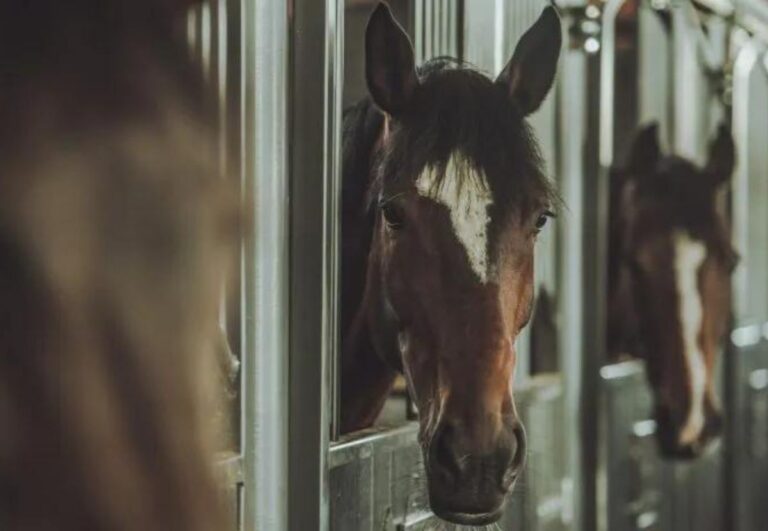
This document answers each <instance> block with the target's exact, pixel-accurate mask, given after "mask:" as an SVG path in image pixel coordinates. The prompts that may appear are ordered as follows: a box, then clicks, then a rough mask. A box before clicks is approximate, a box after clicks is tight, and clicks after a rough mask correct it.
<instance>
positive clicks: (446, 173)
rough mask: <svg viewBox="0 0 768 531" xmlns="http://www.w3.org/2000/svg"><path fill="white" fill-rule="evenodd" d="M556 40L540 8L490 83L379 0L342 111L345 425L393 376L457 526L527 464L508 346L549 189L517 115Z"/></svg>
mask: <svg viewBox="0 0 768 531" xmlns="http://www.w3.org/2000/svg"><path fill="white" fill-rule="evenodd" d="M561 38H562V37H561V27H560V19H559V17H558V15H557V13H556V11H555V10H554V9H553V8H551V7H547V8H546V9H544V11H543V13H542V14H541V16H540V17H539V19H538V20H537V21H536V22H535V23H534V24H533V26H532V27H531V28H529V29H528V31H527V32H526V33H525V34H524V35H523V37H522V38H521V39H520V41H519V43H518V44H517V47H516V49H515V51H514V53H513V55H512V57H511V59H510V60H509V62H508V63H507V65H506V66H505V68H504V69H503V71H502V72H501V74H500V75H499V76H498V77H497V78H496V79H495V80H492V79H490V78H489V77H486V76H485V75H483V74H481V73H479V72H477V71H475V70H473V69H472V68H471V67H469V66H468V65H466V64H464V63H462V62H460V61H458V60H455V59H450V58H437V59H433V60H431V61H428V62H427V63H426V64H424V65H423V66H421V67H420V68H418V69H417V68H416V67H415V58H414V52H413V48H412V46H411V42H410V40H409V38H408V36H407V35H406V33H405V31H404V30H403V28H402V27H401V26H400V25H399V24H398V23H397V21H396V20H395V19H394V18H393V16H392V13H391V12H390V10H389V8H388V6H386V4H384V3H380V4H379V5H378V6H377V7H376V8H375V10H374V11H373V13H372V15H371V17H370V19H369V22H368V25H367V28H366V35H365V61H366V65H365V72H366V81H367V86H368V92H369V97H368V98H365V99H364V100H362V101H360V102H359V103H357V104H356V105H354V106H353V107H351V108H350V109H349V110H347V111H346V112H345V117H344V127H343V186H342V188H343V190H342V260H341V277H342V289H341V309H342V311H341V327H342V331H341V335H342V357H341V362H340V365H341V368H340V373H341V404H340V410H341V411H340V424H341V428H342V431H343V432H350V431H354V430H358V429H361V428H365V427H367V426H370V425H371V424H372V423H373V422H374V420H375V419H376V416H377V414H378V413H379V411H380V410H381V408H382V405H383V403H384V401H385V400H386V398H387V395H388V393H389V390H390V388H391V386H392V383H393V381H394V379H395V377H396V375H397V374H398V373H402V374H403V375H404V377H405V380H406V382H407V387H408V391H409V394H410V396H411V398H412V400H413V402H414V404H415V406H416V408H417V409H418V419H419V435H418V440H419V444H420V446H421V450H422V454H423V458H424V464H425V470H426V479H427V490H428V493H429V500H430V505H431V507H432V510H433V511H434V512H435V513H436V514H437V515H438V516H439V517H441V518H443V519H444V520H447V521H451V522H455V523H459V524H475V525H480V524H487V523H492V522H494V521H496V520H498V518H499V517H500V515H501V513H502V511H503V507H504V500H505V495H506V493H507V492H508V491H509V490H510V489H511V487H512V486H513V484H514V483H515V480H516V478H517V477H518V475H519V473H520V471H521V469H522V467H523V463H524V458H525V451H526V450H525V449H526V442H525V432H524V429H523V426H522V425H521V423H520V420H519V417H518V414H517V412H516V409H515V404H514V400H513V389H512V379H513V373H514V368H515V360H516V353H515V346H514V344H515V338H516V337H517V335H518V333H519V332H520V330H521V329H522V328H523V327H524V326H525V325H526V323H527V322H528V320H529V318H530V314H531V305H532V297H533V291H534V289H533V259H534V258H533V251H534V244H535V241H536V236H537V234H538V233H539V231H541V230H542V229H543V227H544V225H545V224H546V223H547V220H548V218H549V217H550V216H552V215H553V213H552V210H553V209H555V208H556V199H557V197H556V194H555V192H554V191H553V188H552V186H551V184H550V182H549V181H548V179H547V178H546V177H545V174H544V170H543V164H542V160H541V157H540V155H539V151H538V147H537V144H536V141H535V139H534V137H533V134H532V132H531V129H530V127H529V126H528V124H527V122H526V120H525V119H526V117H527V116H528V115H530V114H531V113H532V112H534V111H535V110H536V109H537V108H538V107H539V106H540V104H541V103H542V101H543V100H544V98H545V97H546V95H547V93H548V91H549V89H550V87H551V86H552V83H553V80H554V77H555V73H556V69H557V61H558V56H559V53H560V46H561Z"/></svg>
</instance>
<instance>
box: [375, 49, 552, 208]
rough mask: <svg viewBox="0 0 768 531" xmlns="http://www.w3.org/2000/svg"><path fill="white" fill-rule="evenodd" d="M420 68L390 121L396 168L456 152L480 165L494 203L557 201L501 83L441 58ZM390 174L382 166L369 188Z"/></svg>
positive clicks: (440, 162) (401, 171) (409, 172)
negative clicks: (403, 105) (404, 104)
mask: <svg viewBox="0 0 768 531" xmlns="http://www.w3.org/2000/svg"><path fill="white" fill-rule="evenodd" d="M418 73H419V77H420V81H421V83H420V86H419V89H418V90H417V92H416V95H415V97H414V99H413V103H412V105H411V107H410V108H409V109H408V111H407V112H406V113H404V117H403V118H402V124H399V123H398V122H397V121H395V122H394V123H393V134H400V135H406V136H405V137H404V138H402V139H400V141H398V142H393V143H391V144H390V145H391V147H390V148H389V149H390V151H389V152H388V153H386V154H385V157H386V158H387V159H389V160H391V161H393V162H394V163H395V164H397V166H398V172H397V175H399V176H409V177H415V176H417V175H419V174H420V173H421V171H422V170H423V168H424V167H425V166H427V165H432V166H435V167H436V168H438V169H443V170H444V169H445V166H446V164H447V162H448V160H449V158H450V157H451V155H452V154H453V153H454V152H456V151H459V152H460V153H461V154H462V155H463V156H464V157H466V158H467V160H468V161H469V162H470V164H472V165H473V166H475V167H476V168H477V169H480V170H483V171H484V173H485V175H486V177H487V179H488V185H489V186H490V188H491V192H492V193H493V196H494V198H495V202H494V203H495V205H496V208H498V209H500V210H503V211H506V210H507V209H510V208H512V209H519V210H522V211H523V212H530V211H533V210H534V209H536V208H540V207H541V206H542V203H556V202H557V201H556V194H555V193H554V191H553V189H552V186H551V184H550V182H549V180H548V179H547V178H546V177H545V171H544V165H543V161H542V159H541V156H540V154H539V149H538V145H537V144H536V141H535V139H534V137H533V134H532V131H531V129H530V127H529V125H528V124H527V123H526V121H525V119H524V117H523V115H522V113H521V112H520V110H519V109H518V108H517V107H516V106H515V105H514V103H513V101H512V99H511V98H510V97H509V96H508V93H507V92H506V89H505V88H504V87H502V86H500V85H497V84H495V83H494V82H493V81H491V80H490V79H489V78H487V77H486V76H485V75H483V74H481V73H480V72H477V71H476V70H474V69H472V68H471V67H469V66H468V65H467V64H466V63H463V62H461V61H458V60H455V59H451V58H446V57H439V58H436V59H433V60H431V61H428V62H427V63H426V64H424V65H423V66H422V67H421V68H420V69H419V72H418ZM393 174H394V172H391V171H387V168H382V171H381V172H380V173H379V174H378V175H377V176H376V177H377V181H376V182H375V183H373V184H374V189H373V190H372V191H373V192H377V194H376V195H378V192H381V191H382V190H381V188H382V186H383V187H385V188H386V187H387V186H388V185H389V184H390V183H385V182H383V179H384V178H385V177H384V176H386V175H393ZM443 175H444V174H443ZM466 175H468V176H470V175H472V172H467V173H466ZM439 178H440V174H438V183H437V185H438V186H439ZM393 184H396V183H393Z"/></svg>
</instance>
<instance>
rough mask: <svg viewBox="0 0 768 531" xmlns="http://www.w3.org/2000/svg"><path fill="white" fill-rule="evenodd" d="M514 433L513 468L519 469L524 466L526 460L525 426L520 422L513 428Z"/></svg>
mask: <svg viewBox="0 0 768 531" xmlns="http://www.w3.org/2000/svg"><path fill="white" fill-rule="evenodd" d="M512 434H513V436H514V448H513V449H512V468H513V469H514V470H518V469H520V468H521V467H522V466H523V463H524V462H525V451H526V441H525V428H523V425H522V424H520V423H519V422H518V423H516V424H515V426H514V427H513V428H512Z"/></svg>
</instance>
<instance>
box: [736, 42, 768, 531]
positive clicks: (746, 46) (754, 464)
mask: <svg viewBox="0 0 768 531" xmlns="http://www.w3.org/2000/svg"><path fill="white" fill-rule="evenodd" d="M765 54H766V46H765V44H764V43H763V42H761V41H760V40H758V39H756V38H750V37H749V36H748V35H747V34H746V33H744V32H736V33H735V35H734V54H733V55H734V68H733V133H734V138H735V140H736V145H737V168H736V172H735V175H734V183H733V193H732V200H733V213H734V219H733V231H734V232H733V233H734V241H735V244H736V248H737V250H738V252H739V253H740V254H741V258H742V261H741V264H740V265H739V267H738V269H737V271H736V274H735V276H734V302H735V323H736V327H735V328H734V330H733V332H732V334H731V348H730V352H729V356H730V358H731V371H730V377H731V382H730V383H731V385H730V389H729V409H728V415H729V419H730V429H729V434H730V439H729V456H728V458H729V459H728V463H729V466H730V470H731V475H730V483H729V492H730V493H731V505H732V511H731V517H732V529H734V530H738V531H752V530H756V529H763V528H764V527H765V525H766V522H768V505H766V503H765V493H766V492H768V303H767V302H766V301H767V300H768V275H767V274H766V271H767V269H766V268H767V267H768V256H767V255H766V243H765V242H766V241H768V229H766V227H768V178H767V176H768V153H766V149H765V143H764V142H761V140H760V139H761V138H762V139H765V138H766V135H768V70H766V55H765Z"/></svg>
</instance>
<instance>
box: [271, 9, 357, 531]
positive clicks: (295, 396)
mask: <svg viewBox="0 0 768 531" xmlns="http://www.w3.org/2000/svg"><path fill="white" fill-rule="evenodd" d="M265 1H266V0H265ZM290 7H291V8H292V10H291V15H292V18H291V19H290V21H291V23H292V27H291V37H292V41H291V42H292V68H291V77H292V82H291V84H290V89H289V91H290V92H289V94H290V98H289V100H290V102H291V112H292V114H291V117H290V123H291V130H290V132H289V138H290V146H291V148H290V149H291V153H290V164H291V172H290V174H291V178H290V181H291V182H290V196H291V214H290V225H291V231H290V236H289V240H290V249H289V253H290V288H289V293H290V295H289V308H290V310H289V311H290V323H291V325H290V331H289V340H290V348H289V363H290V401H289V404H290V415H289V430H290V434H291V437H290V438H289V441H288V453H289V484H288V524H289V528H290V529H296V530H305V529H313V530H315V529H317V530H320V531H323V530H326V529H328V526H329V518H328V516H329V499H328V466H327V458H328V447H329V440H330V436H331V431H332V430H333V428H334V424H335V423H334V419H333V411H334V409H335V407H334V400H335V396H334V393H333V388H334V386H335V383H334V382H335V381H336V378H335V361H334V360H335V357H336V356H335V354H336V350H337V333H338V332H337V326H336V310H337V306H338V304H337V300H336V299H337V289H336V275H337V267H336V263H337V260H338V248H337V245H338V230H339V227H338V219H339V212H338V187H339V183H340V178H339V169H340V159H339V147H340V146H339V135H340V122H341V96H342V94H341V89H342V83H341V80H342V75H343V64H342V63H343V61H342V53H343V27H344V26H343V16H344V11H343V8H344V5H343V2H341V1H340V0H325V1H318V0H293V1H292V2H291V4H290ZM318 96H319V97H318Z"/></svg>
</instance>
